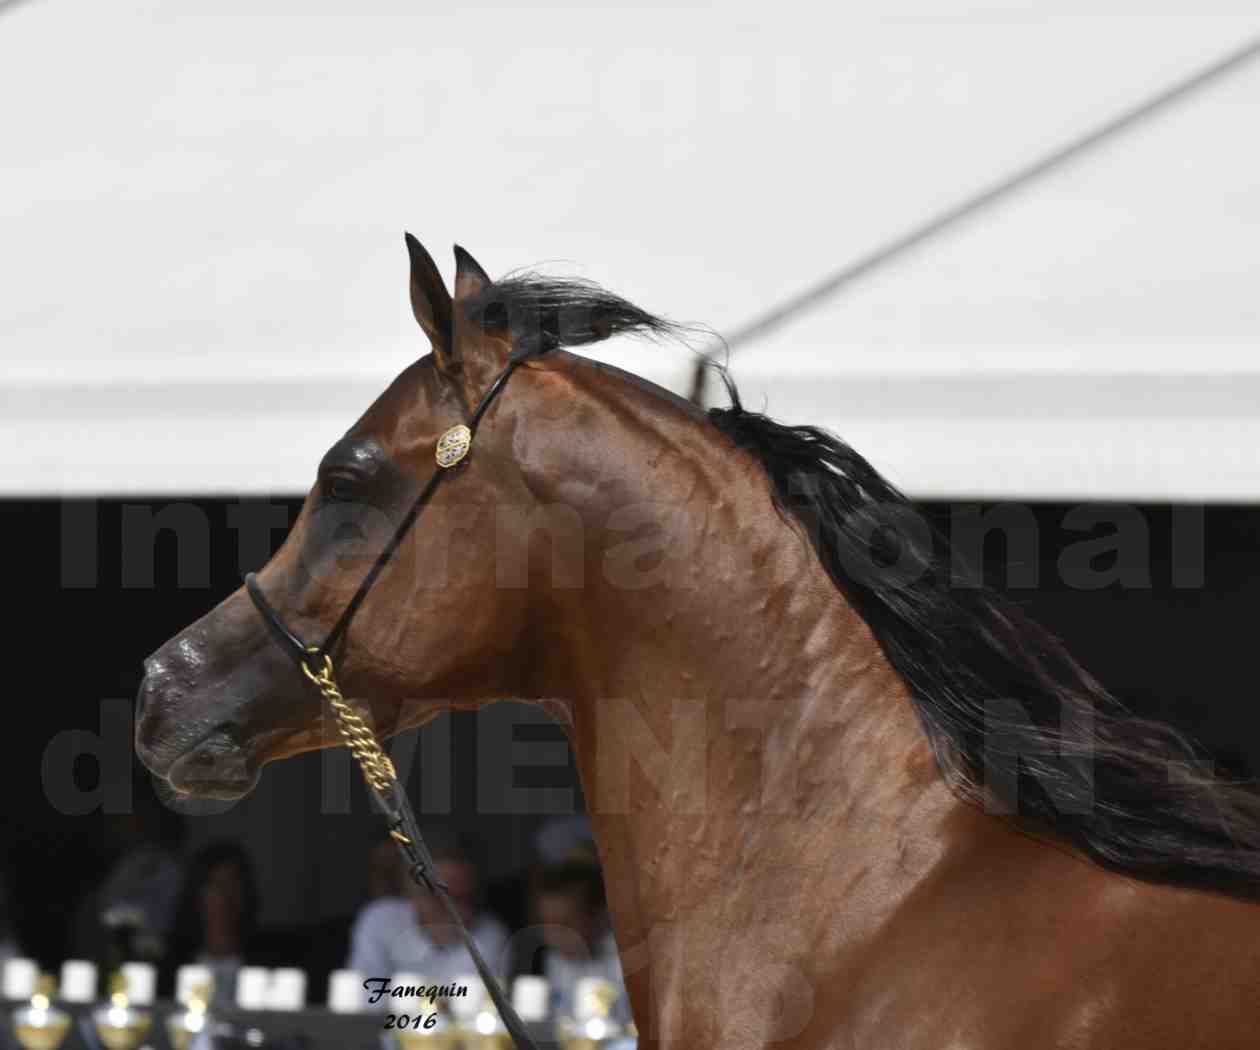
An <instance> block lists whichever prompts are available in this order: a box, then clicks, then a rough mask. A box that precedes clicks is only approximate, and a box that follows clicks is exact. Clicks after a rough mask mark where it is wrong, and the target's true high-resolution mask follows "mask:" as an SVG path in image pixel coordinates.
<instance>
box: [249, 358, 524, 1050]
mask: <svg viewBox="0 0 1260 1050" xmlns="http://www.w3.org/2000/svg"><path fill="white" fill-rule="evenodd" d="M539 353H540V351H539V350H537V349H533V348H523V349H520V350H517V351H515V352H513V353H512V354H511V355H510V356H509V358H508V363H507V367H505V368H504V369H503V371H502V372H500V373H499V374H498V376H497V377H496V378H495V380H494V382H493V383H491V384H490V388H489V389H488V390H487V391H486V392H485V394H483V395H482V397H481V400H480V401H479V402H478V403H477V407H476V408H475V409H474V410H473V413H472V416H471V417H470V419H469V421H468V423H467V424H460V425H457V426H454V427H451V428H450V429H449V430H447V431H446V432H445V433H444V434H443V435H442V437H441V439H439V441H438V446H437V464H438V465H437V469H436V470H434V472H433V474H432V475H431V476H430V477H429V480H428V481H427V482H425V485H424V488H422V489H421V490H420V494H419V495H418V496H416V498H415V501H414V502H413V503H412V504H411V507H410V509H409V510H408V511H407V513H406V514H405V515H404V516H403V519H402V520H401V521H400V522H399V523H398V527H397V528H396V529H395V530H394V533H393V535H392V536H391V537H390V539H389V542H388V543H387V544H386V545H385V547H384V549H383V550H382V551H381V553H380V554H379V555H378V556H377V558H376V561H375V562H373V563H372V567H371V568H370V569H369V570H368V572H367V575H366V576H364V577H363V582H362V583H360V584H359V588H358V590H356V591H355V592H354V595H353V597H351V599H350V601H349V602H348V603H347V605H346V607H345V609H344V610H343V611H342V613H341V615H340V616H339V617H338V618H337V622H336V623H335V624H333V626H332V630H330V631H329V632H328V634H327V635H326V636H325V638H324V640H323V642H321V643H320V644H319V645H317V646H316V645H309V644H307V643H306V642H304V641H303V640H302V639H301V638H299V637H298V636H297V634H295V633H294V632H293V631H292V630H290V628H289V627H288V625H287V624H285V622H284V619H283V618H282V617H281V616H280V614H279V613H278V612H276V610H275V609H274V608H273V607H272V605H271V603H270V602H268V601H267V599H266V597H265V596H264V595H263V592H262V588H261V587H260V586H259V584H258V579H257V577H256V576H255V575H254V573H252V572H251V573H250V574H249V575H248V576H246V577H245V589H246V591H247V592H248V594H249V597H250V599H251V600H252V601H253V603H254V605H255V606H256V607H257V609H258V611H259V612H260V613H261V614H262V617H263V619H264V620H265V621H266V622H267V626H268V627H269V628H270V629H271V633H272V635H273V636H274V637H275V639H276V640H277V641H278V642H279V643H280V645H281V647H282V648H283V649H285V651H286V652H288V654H289V655H290V656H291V657H292V658H293V660H294V662H295V663H296V664H297V665H298V667H299V668H300V669H302V670H303V671H304V672H305V673H306V677H307V678H309V679H310V680H311V681H312V682H314V683H315V684H316V685H317V686H320V685H322V683H326V682H331V680H332V679H331V669H332V662H331V658H332V651H333V649H334V648H335V647H336V645H337V643H338V642H339V641H340V640H341V639H342V638H343V637H344V635H345V633H346V630H347V628H348V627H349V626H350V621H351V620H352V619H353V618H354V614H355V613H356V612H357V611H358V609H359V606H360V605H362V604H363V600H364V598H366V597H367V593H368V591H369V590H371V588H372V585H373V584H374V583H375V582H376V580H377V578H378V577H379V576H380V574H381V572H382V570H383V569H384V568H385V566H386V565H387V564H388V563H389V560H390V559H391V558H392V557H393V556H394V554H395V553H397V551H398V548H399V546H401V544H402V541H403V539H404V538H405V537H406V535H407V533H408V532H409V531H410V530H411V528H412V526H413V525H415V523H416V519H417V518H419V517H420V513H421V512H422V511H423V510H424V508H425V507H426V506H427V505H428V503H429V500H431V499H432V498H433V493H434V492H436V491H437V488H438V486H439V485H440V484H441V483H442V480H443V479H444V478H445V477H446V476H447V475H448V474H451V473H453V470H452V469H451V468H453V467H455V466H458V464H459V463H461V462H462V461H463V459H464V457H465V456H466V455H467V454H468V452H469V450H470V449H471V447H472V440H473V437H474V436H475V434H476V432H477V425H478V424H479V423H480V422H481V418H482V416H484V415H485V414H486V410H487V409H489V407H490V405H491V404H492V403H493V402H494V399H495V398H496V397H498V395H499V394H500V393H501V392H502V390H503V388H504V387H505V386H506V385H507V381H508V380H509V379H510V378H511V376H512V373H513V372H514V371H516V369H517V368H518V367H519V366H520V365H521V364H522V363H523V362H524V361H526V360H528V359H529V358H531V357H536V356H538V354H539ZM321 676H323V677H321ZM356 757H357V756H356ZM388 779H389V783H387V784H385V785H383V786H382V785H378V784H376V783H374V782H373V780H372V778H370V777H369V779H368V786H369V788H370V789H371V791H370V794H371V795H372V797H373V799H374V800H375V802H376V804H377V806H378V808H379V809H380V810H381V812H382V814H384V816H385V819H386V821H387V823H388V824H389V830H390V834H391V836H392V837H393V839H394V841H395V842H396V843H397V844H398V846H399V848H400V849H401V850H402V853H403V856H404V857H405V858H406V860H407V865H408V870H409V872H410V873H411V877H412V878H413V879H414V880H415V881H416V882H417V883H418V884H420V885H422V886H424V887H425V888H426V889H428V890H429V892H431V893H433V894H434V895H435V896H436V897H437V898H438V899H439V900H440V901H441V902H442V904H443V906H444V907H445V909H446V912H447V915H449V916H450V919H451V922H452V923H453V924H454V925H455V926H456V928H457V929H458V930H459V933H460V936H461V937H462V938H463V941H464V946H465V947H466V948H467V949H468V954H469V955H470V956H472V960H473V963H474V964H475V965H476V967H477V972H478V973H479V974H480V975H481V980H482V982H483V983H484V984H485V986H486V991H487V992H489V994H490V998H491V999H492V1000H493V1001H494V1005H495V1006H496V1007H497V1008H498V1011H499V1016H500V1017H502V1018H503V1024H504V1026H505V1027H506V1028H507V1030H508V1032H509V1033H510V1034H511V1036H512V1040H513V1042H514V1043H515V1044H516V1046H517V1047H518V1048H520V1050H537V1047H536V1045H535V1043H534V1041H533V1039H532V1038H531V1037H530V1035H529V1033H528V1032H527V1031H526V1030H525V1025H524V1023H523V1022H522V1021H521V1019H520V1017H519V1016H518V1015H517V1013H516V1011H515V1010H514V1009H513V1008H512V1004H511V1003H510V1002H509V1001H508V997H507V995H506V994H505V993H504V991H503V988H502V986H501V985H500V984H499V981H498V978H497V977H495V975H494V974H493V973H492V972H491V970H490V967H489V966H487V965H486V961H485V960H484V959H483V958H482V956H481V952H480V951H479V950H478V948H477V945H476V942H474V941H473V939H472V936H471V934H469V932H468V930H467V928H466V927H465V926H464V922H463V919H462V918H461V917H460V914H459V909H458V908H457V907H456V906H455V903H454V901H452V900H451V897H450V892H449V890H448V888H447V886H446V884H445V883H444V882H443V881H442V880H441V879H440V878H439V877H438V874H437V870H436V867H435V864H434V860H433V856H432V854H431V853H430V852H429V849H428V847H427V846H426V845H425V844H424V839H423V838H422V837H421V835H420V828H419V826H418V824H417V822H416V818H415V813H414V812H413V811H412V808H411V803H410V802H409V801H408V799H407V795H406V792H405V791H403V788H402V785H401V784H399V783H398V780H397V779H396V778H394V777H393V776H392V775H391V776H390V777H389V778H388Z"/></svg>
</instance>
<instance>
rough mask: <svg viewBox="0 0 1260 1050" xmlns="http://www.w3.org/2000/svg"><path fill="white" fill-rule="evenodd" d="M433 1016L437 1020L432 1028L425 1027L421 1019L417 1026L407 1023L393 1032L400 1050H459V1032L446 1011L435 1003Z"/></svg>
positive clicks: (460, 1044)
mask: <svg viewBox="0 0 1260 1050" xmlns="http://www.w3.org/2000/svg"><path fill="white" fill-rule="evenodd" d="M433 1016H434V1017H436V1018H437V1022H436V1023H435V1024H434V1025H433V1027H432V1028H425V1027H424V1022H423V1021H422V1022H420V1027H419V1028H413V1027H411V1026H410V1025H408V1026H407V1027H406V1028H399V1029H398V1030H397V1031H396V1032H395V1033H394V1034H395V1035H396V1036H397V1037H398V1045H399V1046H400V1047H402V1050H461V1047H462V1046H463V1045H464V1044H462V1043H461V1042H460V1033H459V1032H457V1031H456V1030H455V1022H454V1021H453V1020H451V1018H450V1016H449V1015H448V1014H447V1013H446V1011H445V1010H442V1009H440V1008H439V1007H438V1006H437V1005H436V1004H435V1006H434V1007H433ZM413 1020H414V1018H413Z"/></svg>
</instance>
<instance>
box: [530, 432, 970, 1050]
mask: <svg viewBox="0 0 1260 1050" xmlns="http://www.w3.org/2000/svg"><path fill="white" fill-rule="evenodd" d="M702 427H703V424H702V422H700V421H697V423H696V424H695V427H694V428H691V429H687V428H684V427H683V426H682V425H681V424H680V425H679V428H678V430H677V431H676V432H674V433H671V434H670V435H669V439H668V441H667V442H666V444H667V445H668V447H669V448H671V449H672V450H673V451H672V452H671V453H660V454H657V455H656V456H655V457H653V456H652V455H651V448H652V447H653V444H652V440H651V438H652V433H651V431H652V428H648V430H647V432H645V433H641V434H639V435H637V437H638V439H639V440H641V441H642V442H643V443H644V447H643V448H641V449H639V450H638V452H637V453H635V454H636V455H641V456H645V457H647V458H646V460H645V461H647V462H651V463H652V466H653V470H652V471H651V472H650V492H649V491H647V489H648V486H649V480H648V479H647V475H646V474H645V480H644V483H643V487H642V488H640V489H638V490H636V489H634V488H633V486H629V485H628V484H627V485H625V486H623V487H622V489H621V490H620V491H619V492H618V498H619V499H621V500H625V501H627V502H628V503H633V502H634V501H636V500H638V501H641V504H642V506H643V507H650V506H652V505H654V504H657V505H659V506H660V507H661V516H660V519H659V527H660V530H661V535H660V536H658V538H657V540H656V542H655V543H654V544H652V545H651V546H654V547H655V552H654V553H649V554H648V555H646V559H647V562H648V564H651V565H654V566H655V570H656V571H654V572H653V571H650V570H644V571H645V572H647V573H649V575H650V577H651V579H650V580H649V582H648V583H647V585H644V586H639V585H638V584H639V583H641V582H642V581H641V580H639V579H638V578H637V577H634V576H633V574H632V575H631V576H630V577H625V576H621V575H619V570H618V569H617V568H616V566H617V565H618V564H620V563H619V562H618V561H617V545H618V544H626V543H628V542H634V541H633V540H627V537H626V535H625V534H623V533H621V532H618V531H617V530H611V529H605V530H604V532H603V533H598V525H597V524H596V525H594V526H593V527H594V528H596V530H597V534H599V535H601V540H600V542H599V543H597V544H596V547H597V549H596V550H594V551H591V550H588V551H587V555H588V562H589V563H590V564H592V565H596V564H599V565H602V567H603V571H600V572H596V573H588V578H587V582H586V584H585V586H584V587H583V588H582V589H581V591H580V592H569V594H568V597H567V603H566V601H559V602H557V603H556V604H555V605H554V606H553V607H552V608H550V609H549V610H548V616H549V620H548V622H549V623H551V624H552V625H553V627H554V629H555V630H554V634H553V635H552V637H551V638H550V640H549V645H550V646H552V647H553V648H551V653H552V656H553V666H563V667H564V668H565V670H564V672H563V673H562V674H561V675H560V678H559V679H558V681H557V686H556V688H555V689H554V690H549V691H548V692H549V695H552V696H556V695H564V696H565V697H566V701H567V705H568V707H569V710H570V714H571V719H572V721H571V726H570V735H571V739H572V741H573V746H574V751H575V755H576V759H577V763H578V768H579V773H580V775H581V778H582V782H583V788H584V791H585V794H586V798H587V804H588V807H589V809H590V811H591V816H592V821H593V824H594V828H595V832H596V837H597V839H598V841H599V845H600V853H601V858H602V860H603V863H604V865H605V873H606V879H607V883H608V889H609V902H610V907H611V910H612V913H613V920H614V924H615V927H616V931H617V937H618V943H619V946H620V948H621V951H622V955H623V962H624V964H625V969H626V973H627V983H628V986H629V988H630V991H631V996H632V998H633V999H634V1003H635V1009H636V1015H637V1016H639V1017H644V1016H651V1017H653V1023H655V1024H656V1025H657V1026H658V1028H659V1029H661V1031H662V1032H672V1033H673V1035H674V1036H675V1037H678V1038H683V1037H686V1038H689V1039H694V1038H701V1040H702V1042H701V1043H693V1045H715V1044H712V1043H707V1044H705V1043H704V1041H705V1040H708V1039H710V1038H711V1037H712V1036H713V1034H714V1033H713V1031H712V1025H713V1024H715V1023H717V1021H716V1017H717V1015H716V1014H712V1015H705V1016H697V1015H696V1010H697V1009H700V1010H702V1013H703V1009H702V1008H701V1007H699V1006H697V1004H701V1003H705V1002H706V1001H707V1002H709V1003H714V1004H716V1003H718V1001H719V1000H721V999H723V997H724V996H725V997H729V995H731V994H736V996H737V998H738V993H735V992H734V988H735V987H736V986H737V985H738V984H739V982H740V981H741V980H746V979H749V977H750V975H752V974H754V973H759V974H763V975H764V974H765V973H766V972H767V971H766V969H765V968H766V966H767V964H768V963H770V962H772V961H773V960H775V959H779V960H781V961H784V963H785V965H789V966H799V965H806V963H805V960H806V959H807V958H810V957H813V956H815V955H816V950H817V947H818V943H819V939H820V938H821V939H822V940H827V939H828V938H830V937H832V936H834V934H832V933H830V932H828V931H827V928H828V927H834V925H835V916H836V915H837V914H839V913H842V912H843V911H845V910H846V909H847V908H848V906H849V902H848V901H847V900H846V899H845V895H846V893H847V892H849V889H850V888H852V887H856V886H858V885H859V884H861V885H862V889H861V892H862V893H863V894H864V895H867V894H869V893H870V890H871V887H872V886H873V885H876V884H880V887H881V888H880V892H879V895H878V900H879V902H880V905H879V907H886V908H891V907H893V906H894V903H895V901H896V900H897V899H898V897H899V894H900V892H908V891H909V888H910V886H911V885H912V884H913V881H914V879H915V878H916V876H917V873H919V872H921V871H923V870H925V869H926V868H927V867H928V866H930V864H931V862H932V860H933V859H934V857H935V856H937V855H938V854H939V852H940V849H941V846H940V836H939V835H938V834H935V833H934V827H935V826H937V825H939V823H940V822H941V821H943V819H944V817H945V816H946V815H947V814H948V812H949V811H951V810H952V808H953V807H954V806H955V805H956V803H954V800H953V799H952V796H950V795H949V793H948V792H947V791H946V790H945V789H944V787H943V784H942V782H941V779H940V777H939V775H938V773H937V770H936V767H935V764H934V761H933V758H932V755H931V753H930V749H929V747H928V744H927V742H926V739H925V737H924V735H923V733H922V731H921V730H920V728H919V725H918V722H917V718H916V716H915V714H914V712H913V708H912V705H911V703H910V700H909V697H908V696H907V693H906V689H905V687H904V684H903V683H902V681H901V680H900V678H899V676H898V675H897V674H896V673H895V672H894V671H893V670H892V668H891V667H890V665H889V664H888V662H887V661H886V659H885V658H884V656H883V654H882V652H881V650H880V649H879V647H878V645H877V643H876V642H875V640H874V638H873V637H872V635H871V633H870V631H869V630H868V629H867V627H866V625H865V624H864V623H863V622H862V620H861V619H860V618H859V617H858V616H857V615H856V613H855V612H854V611H853V610H852V608H850V606H849V605H848V604H847V602H846V601H845V600H844V599H843V597H842V595H841V594H840V593H839V592H838V591H837V589H836V587H835V586H834V584H833V582H832V581H831V580H830V578H829V577H828V576H827V575H826V573H825V571H824V570H823V569H822V567H821V566H820V565H819V563H818V561H817V558H816V557H815V555H814V553H813V551H812V549H810V547H809V545H808V542H807V541H806V540H805V539H804V538H803V537H802V536H801V535H800V534H799V533H798V532H797V531H796V530H795V529H793V528H791V527H789V526H788V525H787V524H786V523H785V522H784V520H783V519H782V518H781V517H780V515H779V514H778V512H777V511H776V509H775V507H774V506H773V503H772V501H771V498H770V493H769V488H768V485H767V482H766V478H765V476H764V473H763V471H762V470H761V467H760V465H759V464H756V463H755V462H753V461H752V460H751V459H750V458H749V457H748V456H746V455H744V454H743V453H737V452H736V451H734V450H733V449H731V448H730V447H729V446H727V445H726V443H725V442H724V441H723V440H721V439H720V438H719V436H718V435H717V434H716V433H715V432H712V431H707V429H701V428H702ZM658 453H659V449H658ZM662 493H672V494H673V498H672V499H669V500H662V499H661V494H662ZM588 511H589V508H588ZM617 512H618V508H617V507H613V506H606V507H603V508H601V510H600V513H599V514H589V513H588V520H589V521H592V522H595V523H597V522H598V521H599V520H601V518H604V517H607V518H611V517H613V516H615V515H616V514H617ZM640 531H641V530H640ZM633 535H634V536H638V533H634V534H633ZM635 549H636V550H641V548H635ZM622 553H623V554H624V553H625V552H624V551H623V552H622ZM656 556H659V557H661V558H663V559H664V560H663V562H656V561H655V557H656ZM920 832H922V833H920ZM884 883H887V884H886V885H885V884H884ZM899 887H900V890H899V889H898V888H899ZM826 895H829V899H827V900H825V901H823V900H822V899H821V897H823V896H826ZM879 907H870V906H869V904H864V916H865V919H869V920H870V921H872V922H877V921H878V916H877V915H875V914H874V913H875V912H877V911H878V910H879ZM807 916H814V917H815V919H816V921H817V923H818V929H817V930H812V929H809V928H808V922H807V918H806V917H807ZM860 927H861V922H854V923H852V924H849V925H848V926H847V929H848V931H849V933H850V934H852V935H855V936H860V932H859V931H860ZM787 956H790V957H791V958H790V959H787V958H786V957H787ZM715 959H722V960H723V961H724V965H723V970H724V971H725V973H726V975H727V976H726V977H725V978H722V980H725V981H727V986H726V987H724V988H722V987H718V986H717V985H714V984H713V983H712V982H713V981H715V980H718V976H717V974H716V973H715V967H714V960H715ZM811 965H812V964H811ZM741 975H742V976H741ZM732 981H733V982H734V983H733V984H732V983H731V982H732ZM706 982H708V983H707V984H706ZM706 987H707V988H708V989H709V991H710V994H709V995H708V996H706V994H705V988H706ZM684 988H685V990H686V995H685V996H684V995H682V991H683V989H684ZM661 989H665V990H666V991H665V992H664V993H662V991H661ZM669 989H674V990H675V991H676V992H677V993H678V994H677V995H675V994H673V993H671V992H669V991H668V990H669ZM679 996H681V998H679ZM684 1001H685V1002H684ZM649 1004H651V1005H649ZM688 1004H689V1005H688ZM671 1018H672V1019H671ZM645 1045H651V1044H650V1043H645Z"/></svg>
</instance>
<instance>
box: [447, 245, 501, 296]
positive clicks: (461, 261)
mask: <svg viewBox="0 0 1260 1050" xmlns="http://www.w3.org/2000/svg"><path fill="white" fill-rule="evenodd" d="M491 283H492V282H491V280H490V278H489V277H488V276H487V275H486V271H485V270H483V269H482V268H481V264H480V263H479V262H477V260H476V259H474V258H473V257H472V256H471V255H469V254H468V252H466V251H465V250H464V249H463V248H461V247H460V246H459V245H458V244H457V245H455V301H456V302H459V301H461V300H463V299H467V298H468V297H469V296H470V295H476V294H477V293H478V292H481V291H484V290H485V288H486V287H487V286H488V285H490V284H491Z"/></svg>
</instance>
